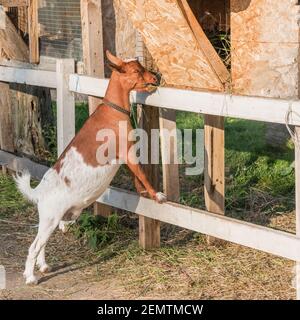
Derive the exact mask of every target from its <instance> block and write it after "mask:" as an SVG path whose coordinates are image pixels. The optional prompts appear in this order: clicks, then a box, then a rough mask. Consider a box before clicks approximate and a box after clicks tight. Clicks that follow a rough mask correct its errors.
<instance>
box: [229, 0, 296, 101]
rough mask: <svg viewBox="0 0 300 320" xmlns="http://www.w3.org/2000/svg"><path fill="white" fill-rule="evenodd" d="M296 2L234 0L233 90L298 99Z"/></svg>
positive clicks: (232, 2) (232, 33)
mask: <svg viewBox="0 0 300 320" xmlns="http://www.w3.org/2000/svg"><path fill="white" fill-rule="evenodd" d="M297 3H298V1H297V0H285V1H282V0H232V1H231V11H232V15H231V43H232V81H233V91H234V92H235V93H238V94H245V95H256V96H265V97H280V98H296V97H298V90H299V85H298V76H299V70H298V65H299V63H298V55H299V26H298V15H299V6H297V5H296V4H297Z"/></svg>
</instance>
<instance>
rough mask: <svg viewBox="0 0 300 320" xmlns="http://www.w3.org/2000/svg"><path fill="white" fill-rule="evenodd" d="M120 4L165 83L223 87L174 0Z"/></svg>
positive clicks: (135, 0) (148, 0)
mask: <svg viewBox="0 0 300 320" xmlns="http://www.w3.org/2000/svg"><path fill="white" fill-rule="evenodd" d="M120 4H121V7H122V8H123V10H124V11H125V12H126V14H127V16H128V18H129V19H130V20H131V22H132V23H133V25H134V27H135V28H136V29H137V30H138V31H139V32H140V33H141V34H142V36H143V40H144V42H145V44H146V46H147V48H148V50H149V51H150V53H151V55H152V56H153V58H154V60H155V63H156V64H157V66H158V68H159V70H160V72H161V73H162V74H163V76H164V78H165V81H166V83H167V84H168V85H174V86H181V87H187V86H188V87H192V88H203V89H210V90H217V91H222V90H223V89H224V87H223V84H222V82H221V81H220V79H219V78H218V76H217V75H216V73H215V72H214V70H213V69H212V68H211V65H210V64H209V62H208V61H207V59H206V56H205V54H204V53H203V52H202V50H201V48H200V46H199V44H198V42H197V40H196V38H195V36H194V34H193V32H192V30H191V29H190V27H189V25H188V23H187V21H186V19H185V18H184V15H183V13H182V11H181V9H180V7H179V5H178V2H177V1H176V0H168V1H167V0H160V1H158V0H152V1H150V0H143V1H141V0H122V1H121V2H120Z"/></svg>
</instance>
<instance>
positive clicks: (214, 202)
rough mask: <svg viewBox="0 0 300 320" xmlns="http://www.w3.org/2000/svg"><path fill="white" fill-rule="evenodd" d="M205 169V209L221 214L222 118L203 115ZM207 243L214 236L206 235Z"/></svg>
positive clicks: (223, 190)
mask: <svg viewBox="0 0 300 320" xmlns="http://www.w3.org/2000/svg"><path fill="white" fill-rule="evenodd" d="M204 139H205V169H204V197H205V205H206V209H207V210H208V211H210V212H213V213H218V214H223V215H224V210H225V209H224V208H225V201H224V195H225V165H224V155H225V144H224V118H223V117H218V116H211V115H205V116H204ZM207 240H208V243H213V242H214V238H212V237H207Z"/></svg>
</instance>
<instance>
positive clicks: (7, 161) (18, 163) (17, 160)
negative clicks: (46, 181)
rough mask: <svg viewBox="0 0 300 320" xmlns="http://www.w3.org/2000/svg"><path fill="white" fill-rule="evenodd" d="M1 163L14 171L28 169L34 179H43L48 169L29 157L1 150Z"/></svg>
mask: <svg viewBox="0 0 300 320" xmlns="http://www.w3.org/2000/svg"><path fill="white" fill-rule="evenodd" d="M0 165H1V166H5V167H6V168H7V169H9V170H12V171H14V172H18V171H22V170H25V169H26V170H28V171H29V172H30V174H31V176H32V178H33V179H36V180H41V179H42V178H43V176H44V174H45V173H46V172H47V171H48V169H49V168H48V167H47V166H44V165H41V164H38V163H36V162H34V161H32V160H30V159H28V158H25V157H18V156H15V155H14V154H12V153H8V152H5V151H3V150H0Z"/></svg>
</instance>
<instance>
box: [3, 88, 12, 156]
mask: <svg viewBox="0 0 300 320" xmlns="http://www.w3.org/2000/svg"><path fill="white" fill-rule="evenodd" d="M11 115H12V108H11V101H10V95H9V85H8V84H7V83H3V82H0V149H2V150H6V151H10V152H14V151H15V142H14V129H13V123H12V117H11Z"/></svg>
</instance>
